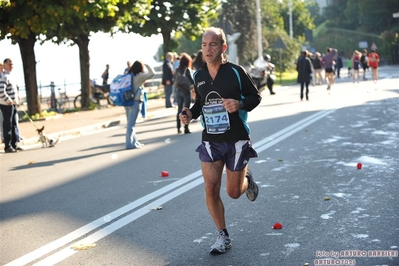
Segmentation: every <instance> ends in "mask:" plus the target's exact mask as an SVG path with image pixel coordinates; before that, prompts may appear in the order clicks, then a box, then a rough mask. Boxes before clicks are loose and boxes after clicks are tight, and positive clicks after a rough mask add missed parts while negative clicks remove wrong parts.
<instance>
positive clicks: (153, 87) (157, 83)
mask: <svg viewBox="0 0 399 266" xmlns="http://www.w3.org/2000/svg"><path fill="white" fill-rule="evenodd" d="M144 90H145V91H146V92H147V93H148V94H154V93H155V94H160V93H163V85H162V72H159V71H158V72H155V75H154V77H153V78H152V79H147V80H146V81H145V82H144Z"/></svg>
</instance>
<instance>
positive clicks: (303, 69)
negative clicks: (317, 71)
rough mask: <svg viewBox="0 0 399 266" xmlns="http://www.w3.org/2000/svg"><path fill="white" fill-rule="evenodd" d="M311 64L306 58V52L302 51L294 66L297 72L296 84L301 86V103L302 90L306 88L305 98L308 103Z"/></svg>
mask: <svg viewBox="0 0 399 266" xmlns="http://www.w3.org/2000/svg"><path fill="white" fill-rule="evenodd" d="M312 68H313V66H312V62H311V60H310V58H309V57H308V51H302V52H301V57H299V59H298V62H297V64H296V70H297V71H298V78H297V82H298V83H299V84H301V94H300V98H301V101H303V90H304V88H306V92H305V97H306V100H307V101H309V83H310V81H311V76H312Z"/></svg>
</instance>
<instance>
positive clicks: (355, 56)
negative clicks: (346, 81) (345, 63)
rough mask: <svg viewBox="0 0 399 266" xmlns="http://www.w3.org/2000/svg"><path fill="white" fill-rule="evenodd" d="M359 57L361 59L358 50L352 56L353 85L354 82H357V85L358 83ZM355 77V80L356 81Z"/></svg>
mask: <svg viewBox="0 0 399 266" xmlns="http://www.w3.org/2000/svg"><path fill="white" fill-rule="evenodd" d="M360 57H361V53H360V52H359V51H358V50H355V51H354V52H353V55H352V68H353V83H355V81H357V83H359V79H360ZM356 77H357V80H356Z"/></svg>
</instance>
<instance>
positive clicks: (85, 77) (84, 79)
mask: <svg viewBox="0 0 399 266" xmlns="http://www.w3.org/2000/svg"><path fill="white" fill-rule="evenodd" d="M73 41H74V42H75V43H76V44H77V45H78V47H79V60H80V84H81V91H82V97H81V101H82V107H83V108H84V107H86V108H87V107H89V105H90V103H91V101H90V90H91V88H90V83H91V82H90V55H89V42H90V39H89V36H88V35H86V34H81V35H79V36H78V37H77V38H75V39H74V40H73Z"/></svg>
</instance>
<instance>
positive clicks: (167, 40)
mask: <svg viewBox="0 0 399 266" xmlns="http://www.w3.org/2000/svg"><path fill="white" fill-rule="evenodd" d="M161 34H162V39H163V54H164V58H166V53H167V52H172V51H174V50H175V49H176V48H177V46H178V45H177V43H176V42H175V41H173V40H172V38H171V37H170V36H171V33H170V31H162V32H161Z"/></svg>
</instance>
